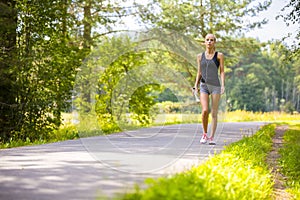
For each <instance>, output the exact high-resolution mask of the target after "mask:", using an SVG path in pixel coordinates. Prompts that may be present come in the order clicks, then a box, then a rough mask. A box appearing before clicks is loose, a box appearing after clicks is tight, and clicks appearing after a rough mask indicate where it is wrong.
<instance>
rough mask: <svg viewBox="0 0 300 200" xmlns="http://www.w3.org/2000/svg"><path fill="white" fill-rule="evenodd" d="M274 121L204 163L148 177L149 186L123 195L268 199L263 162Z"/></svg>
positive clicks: (269, 181)
mask: <svg viewBox="0 0 300 200" xmlns="http://www.w3.org/2000/svg"><path fill="white" fill-rule="evenodd" d="M274 130H275V126H274V125H266V126H264V127H262V128H261V129H260V130H259V131H258V132H257V133H256V134H255V135H254V136H253V137H247V138H244V139H242V140H240V141H239V142H236V143H233V144H231V145H230V146H228V147H227V148H226V149H225V150H224V151H223V152H222V153H220V154H218V155H215V156H214V157H211V158H210V159H209V160H208V161H207V162H206V163H204V164H202V165H200V166H197V167H194V168H192V169H191V170H189V171H186V172H183V173H178V174H175V175H173V176H171V177H169V178H166V177H162V178H159V179H148V180H147V184H148V186H149V187H148V188H147V189H145V190H141V189H136V192H133V193H128V194H125V195H124V198H122V199H126V200H129V199H228V200H229V199H245V200H246V199H247V200H248V199H253V200H254V199H271V197H272V187H273V182H272V177H271V175H270V174H269V170H268V166H267V165H266V163H265V159H266V155H267V153H268V152H269V151H270V150H271V147H272V136H273V135H274V133H275V131H274Z"/></svg>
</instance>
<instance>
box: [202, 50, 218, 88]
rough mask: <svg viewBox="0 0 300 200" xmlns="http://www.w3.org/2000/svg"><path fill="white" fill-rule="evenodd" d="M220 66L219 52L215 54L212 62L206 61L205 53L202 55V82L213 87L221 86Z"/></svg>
mask: <svg viewBox="0 0 300 200" xmlns="http://www.w3.org/2000/svg"><path fill="white" fill-rule="evenodd" d="M219 66H220V63H219V61H218V52H216V53H215V55H214V57H213V58H212V59H211V60H209V59H206V57H205V53H202V57H201V63H200V68H201V74H202V78H201V82H202V83H207V84H209V85H213V86H221V84H220V80H219V75H218V69H219Z"/></svg>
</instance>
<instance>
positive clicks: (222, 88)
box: [221, 86, 225, 94]
mask: <svg viewBox="0 0 300 200" xmlns="http://www.w3.org/2000/svg"><path fill="white" fill-rule="evenodd" d="M224 93H225V87H224V86H221V94H224Z"/></svg>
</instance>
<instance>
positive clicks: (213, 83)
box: [193, 34, 225, 145]
mask: <svg viewBox="0 0 300 200" xmlns="http://www.w3.org/2000/svg"><path fill="white" fill-rule="evenodd" d="M215 44H216V37H215V35H213V34H207V35H206V37H205V47H206V50H205V52H203V53H201V54H199V55H198V56H197V64H198V72H197V76H196V81H195V85H194V88H193V89H194V91H198V87H200V102H201V107H202V126H203V134H202V137H201V140H200V143H201V144H204V143H206V142H207V141H208V142H209V144H210V145H215V144H216V142H215V141H214V135H215V132H216V128H217V123H218V107H219V100H220V97H221V94H223V93H224V92H225V73H224V55H223V53H221V52H217V51H216V48H215ZM219 73H220V78H219ZM199 83H200V85H199ZM209 99H211V116H212V122H211V131H210V135H209V136H208V135H207V128H208V117H209Z"/></svg>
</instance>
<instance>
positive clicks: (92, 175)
mask: <svg viewBox="0 0 300 200" xmlns="http://www.w3.org/2000/svg"><path fill="white" fill-rule="evenodd" d="M263 124H264V123H262V122H249V123H244V122H243V123H221V124H219V126H218V129H217V135H216V138H215V139H216V142H217V145H215V146H210V145H208V144H205V145H200V144H199V140H200V134H199V132H200V130H201V126H200V125H197V124H184V125H171V126H160V127H153V128H146V129H140V130H138V131H127V132H122V133H118V134H114V135H110V136H99V137H91V138H82V139H79V140H72V141H64V142H59V143H52V144H46V145H38V146H28V147H20V148H13V149H4V150H0V199H1V200H10V199H11V200H35V199H37V200H53V199H55V200H69V199H70V200H76V199H78V200H79V199H80V200H90V199H95V198H96V197H99V196H101V195H103V196H105V197H111V196H114V195H116V194H117V193H122V192H124V191H128V190H130V189H131V188H132V187H133V185H134V184H135V183H138V184H142V183H143V180H144V179H145V178H147V177H157V176H163V175H169V174H172V173H176V172H179V171H182V170H185V169H188V168H190V167H191V166H193V165H195V164H201V163H202V162H204V161H205V160H206V159H207V158H208V157H209V155H213V154H214V153H216V152H219V151H221V150H222V149H223V148H224V146H225V145H228V144H230V143H231V142H234V141H237V140H240V139H241V138H242V137H243V136H244V135H249V134H250V135H251V134H253V133H255V132H256V131H257V130H258V129H259V127H260V126H261V125H263Z"/></svg>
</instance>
